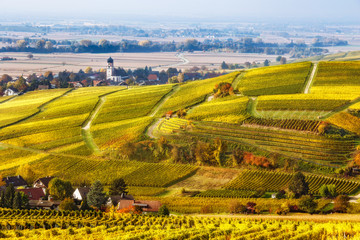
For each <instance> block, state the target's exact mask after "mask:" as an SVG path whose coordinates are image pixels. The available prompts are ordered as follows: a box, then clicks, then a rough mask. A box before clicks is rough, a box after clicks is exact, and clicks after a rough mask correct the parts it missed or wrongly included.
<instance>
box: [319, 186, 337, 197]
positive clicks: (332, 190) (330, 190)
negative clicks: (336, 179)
mask: <svg viewBox="0 0 360 240" xmlns="http://www.w3.org/2000/svg"><path fill="white" fill-rule="evenodd" d="M319 193H320V196H322V197H328V198H332V197H336V196H337V192H336V186H335V185H334V184H330V185H325V184H324V185H322V186H321V187H320V188H319Z"/></svg>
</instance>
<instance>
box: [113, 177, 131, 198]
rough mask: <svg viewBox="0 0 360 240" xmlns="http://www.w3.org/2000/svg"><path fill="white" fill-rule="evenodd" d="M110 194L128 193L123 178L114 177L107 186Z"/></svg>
mask: <svg viewBox="0 0 360 240" xmlns="http://www.w3.org/2000/svg"><path fill="white" fill-rule="evenodd" d="M109 193H110V195H121V194H122V193H125V194H127V193H128V187H127V184H126V183H125V181H124V179H123V178H116V179H114V181H112V183H111V185H110V188H109Z"/></svg>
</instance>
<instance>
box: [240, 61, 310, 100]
mask: <svg viewBox="0 0 360 240" xmlns="http://www.w3.org/2000/svg"><path fill="white" fill-rule="evenodd" d="M311 66H312V64H311V62H302V63H294V64H287V65H283V66H272V67H265V68H260V69H252V70H249V71H247V72H246V74H245V76H244V77H243V78H242V79H241V80H240V82H239V85H238V90H239V91H240V92H241V93H243V94H244V95H247V96H259V95H273V94H291V93H300V92H302V90H303V88H304V86H305V82H306V80H307V77H308V76H309V74H310V70H311Z"/></svg>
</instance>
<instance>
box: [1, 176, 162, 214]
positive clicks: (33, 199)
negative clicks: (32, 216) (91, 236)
mask: <svg viewBox="0 0 360 240" xmlns="http://www.w3.org/2000/svg"><path fill="white" fill-rule="evenodd" d="M53 178H54V177H52V176H47V177H43V178H39V179H37V180H35V181H34V183H33V184H32V185H31V187H29V184H28V183H27V182H26V181H25V180H24V178H23V177H21V176H20V175H17V176H10V177H5V178H3V182H5V184H6V185H5V186H2V188H3V189H2V190H4V189H5V187H6V186H8V185H9V184H12V185H13V186H14V188H15V191H16V192H23V193H25V194H26V195H27V196H28V198H29V207H30V208H32V209H54V210H58V208H59V206H60V204H61V201H58V200H53V199H52V197H51V196H50V195H48V194H47V189H48V187H49V183H50V181H51V180H52V179H53ZM89 192H90V188H89V187H78V188H76V189H75V191H74V193H73V196H72V197H73V199H74V202H75V203H76V204H77V205H78V206H79V207H80V204H81V202H82V201H83V200H84V199H85V198H86V197H87V194H88V193H89ZM105 205H106V207H112V206H115V207H116V208H117V210H121V209H128V208H130V207H132V206H140V207H141V208H142V210H143V213H154V212H158V211H159V208H160V207H161V203H160V202H159V201H148V200H135V199H134V197H133V196H132V195H130V194H121V195H116V196H110V197H108V199H107V202H106V204H105Z"/></svg>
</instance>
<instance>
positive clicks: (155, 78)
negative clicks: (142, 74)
mask: <svg viewBox="0 0 360 240" xmlns="http://www.w3.org/2000/svg"><path fill="white" fill-rule="evenodd" d="M147 79H148V80H158V76H157V75H156V74H149V76H148V77H147Z"/></svg>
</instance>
